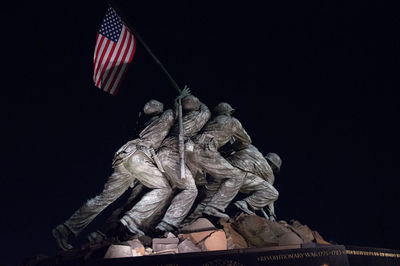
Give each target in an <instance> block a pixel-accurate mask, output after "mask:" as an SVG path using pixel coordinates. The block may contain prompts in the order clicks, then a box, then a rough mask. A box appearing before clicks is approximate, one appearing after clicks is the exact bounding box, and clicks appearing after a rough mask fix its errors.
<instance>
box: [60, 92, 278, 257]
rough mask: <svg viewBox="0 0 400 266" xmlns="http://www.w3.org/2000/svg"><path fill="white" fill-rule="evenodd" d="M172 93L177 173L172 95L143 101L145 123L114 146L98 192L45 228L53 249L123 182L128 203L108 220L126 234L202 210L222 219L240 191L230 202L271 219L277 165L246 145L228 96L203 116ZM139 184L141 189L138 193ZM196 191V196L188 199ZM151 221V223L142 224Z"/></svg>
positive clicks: (182, 220) (174, 224)
mask: <svg viewBox="0 0 400 266" xmlns="http://www.w3.org/2000/svg"><path fill="white" fill-rule="evenodd" d="M177 99H178V100H180V101H181V105H182V110H183V116H182V125H183V132H184V147H185V149H184V156H185V157H184V158H185V164H184V167H185V169H184V170H185V171H184V177H183V178H182V177H181V175H180V172H181V165H180V160H179V158H180V153H179V140H178V135H179V132H180V130H179V123H178V122H177V116H178V114H177V113H178V111H177V101H176V102H175V110H171V109H169V110H166V111H164V110H163V109H164V108H163V104H162V103H161V102H158V101H156V100H150V101H149V102H147V103H146V104H145V106H144V108H143V112H144V114H145V115H146V117H148V120H147V122H146V123H145V124H144V126H143V129H142V130H141V131H140V133H139V136H138V138H136V139H134V140H131V141H129V142H128V143H126V144H125V145H124V146H122V147H121V148H120V149H119V150H118V151H117V152H116V153H115V156H114V160H113V169H114V172H113V174H112V175H111V176H110V177H109V178H108V180H107V182H106V184H105V185H104V189H103V191H102V192H101V193H100V194H99V195H97V196H95V197H94V198H92V199H89V200H88V201H87V202H86V203H84V204H83V206H82V207H81V208H80V209H78V210H77V211H76V212H75V213H73V214H72V216H71V217H70V218H69V219H68V220H66V221H65V222H64V223H62V224H60V225H58V226H56V227H55V228H54V229H53V231H52V234H53V236H54V237H55V239H56V241H57V244H58V245H59V246H60V248H62V249H64V250H68V249H71V248H72V246H71V244H70V243H69V242H68V239H69V237H70V236H71V235H74V236H77V235H78V234H79V233H80V232H82V231H83V229H85V227H86V226H87V225H88V224H89V223H90V222H91V221H92V220H93V219H94V218H95V217H96V216H97V215H98V214H99V213H100V212H101V211H102V210H104V209H105V208H106V207H107V206H109V205H110V204H111V203H113V202H114V201H115V200H116V199H117V198H119V197H120V196H121V195H122V194H123V193H124V192H125V191H126V190H128V189H129V188H133V190H132V195H131V197H129V199H128V203H129V202H134V205H133V206H129V204H128V203H127V205H126V206H129V208H128V209H127V208H126V206H125V208H119V209H118V210H117V211H115V212H114V213H113V215H112V217H110V219H108V223H109V224H112V222H114V223H115V222H116V223H117V224H118V225H119V227H120V228H122V229H123V230H125V232H128V233H129V234H131V235H143V234H145V232H146V233H147V232H148V231H149V230H152V229H153V232H158V233H160V235H161V234H164V233H165V232H171V231H175V230H177V229H178V228H180V227H181V226H182V225H183V224H187V223H190V222H193V221H195V220H196V219H197V218H199V217H201V216H202V215H203V214H206V215H209V216H214V217H219V218H224V219H229V216H228V215H227V214H226V213H225V209H226V208H227V207H228V205H229V204H230V203H231V201H232V200H233V199H234V198H235V196H236V195H237V194H238V192H241V193H244V194H248V195H246V196H247V197H245V198H243V199H241V200H237V201H235V202H234V205H235V206H236V207H237V208H239V209H240V210H241V211H243V212H245V213H248V214H251V213H254V211H256V210H259V211H261V212H262V213H263V214H264V216H265V217H266V218H268V219H272V220H273V219H275V212H274V201H276V200H277V198H278V191H277V190H276V189H275V188H274V187H273V183H274V173H277V172H279V170H280V167H281V159H280V158H279V156H278V155H277V154H275V153H268V154H267V155H266V156H263V154H261V153H260V152H259V151H258V150H257V148H256V147H254V146H253V145H252V144H251V139H250V137H249V135H248V134H247V132H246V131H245V130H244V128H243V127H242V125H241V123H240V122H239V120H237V119H236V118H234V117H233V116H232V113H233V112H234V109H233V108H232V107H231V106H230V105H229V104H228V103H219V104H218V105H217V106H216V107H215V108H214V109H213V114H212V115H211V112H210V110H209V109H208V107H207V106H206V105H205V104H203V103H202V102H200V100H199V99H198V98H197V97H195V96H193V95H191V94H190V91H189V90H183V91H182V93H181V94H180V95H179V96H178V98H177ZM143 188H145V189H146V190H147V193H145V194H144V195H143V196H142V197H141V198H138V197H137V196H138V195H139V192H140V191H142V190H141V189H143ZM199 191H201V192H202V195H203V196H202V198H201V199H200V200H198V201H199V203H198V204H197V205H196V206H193V205H194V202H195V200H196V198H197V197H198V194H199ZM142 194H143V193H142ZM134 198H136V199H135V200H134ZM264 207H266V208H267V211H268V212H269V214H267V213H266V212H265V211H264ZM193 209H194V210H193ZM191 210H192V212H191V214H190V215H188V214H189V212H190V211H191ZM153 224H154V225H156V226H155V228H149V226H151V225H153ZM104 231H107V230H102V231H96V232H93V233H91V234H90V235H89V240H93V241H95V240H96V239H99V238H100V239H101V238H105V237H106V234H105V233H106V232H104Z"/></svg>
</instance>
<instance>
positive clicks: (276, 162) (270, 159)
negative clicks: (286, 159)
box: [265, 152, 282, 173]
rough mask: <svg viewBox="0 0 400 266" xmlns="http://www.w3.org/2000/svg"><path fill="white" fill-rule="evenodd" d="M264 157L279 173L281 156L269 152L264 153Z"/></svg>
mask: <svg viewBox="0 0 400 266" xmlns="http://www.w3.org/2000/svg"><path fill="white" fill-rule="evenodd" d="M265 159H267V160H268V162H270V163H271V164H273V165H274V166H275V168H276V172H277V173H279V171H280V170H281V165H282V160H281V157H279V155H278V154H276V153H273V152H270V153H268V154H267V155H265Z"/></svg>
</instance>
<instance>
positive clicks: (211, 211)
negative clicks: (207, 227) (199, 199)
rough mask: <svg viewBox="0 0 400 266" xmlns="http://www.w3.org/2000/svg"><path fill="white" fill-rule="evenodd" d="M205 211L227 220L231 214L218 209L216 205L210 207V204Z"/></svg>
mask: <svg viewBox="0 0 400 266" xmlns="http://www.w3.org/2000/svg"><path fill="white" fill-rule="evenodd" d="M203 213H205V214H208V215H211V216H215V217H219V218H223V219H227V220H228V219H229V215H227V214H226V213H223V212H221V211H219V210H217V209H216V208H214V207H210V206H207V207H205V209H204V211H203Z"/></svg>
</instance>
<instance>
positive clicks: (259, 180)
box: [227, 145, 282, 220]
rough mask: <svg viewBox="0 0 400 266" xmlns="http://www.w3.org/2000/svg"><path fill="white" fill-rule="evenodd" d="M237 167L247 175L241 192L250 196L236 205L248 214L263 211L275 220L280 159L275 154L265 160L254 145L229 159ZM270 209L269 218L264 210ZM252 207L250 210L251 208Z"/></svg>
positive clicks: (267, 156)
mask: <svg viewBox="0 0 400 266" xmlns="http://www.w3.org/2000/svg"><path fill="white" fill-rule="evenodd" d="M227 160H228V161H229V162H230V163H231V164H232V165H233V166H235V167H237V168H239V169H240V170H242V171H244V172H246V173H247V176H246V178H245V179H244V182H243V184H242V186H241V187H240V192H241V193H244V194H250V193H252V194H250V195H249V196H248V197H246V198H245V199H243V200H239V201H236V202H235V203H234V204H235V206H236V207H238V208H239V209H241V210H242V211H244V212H245V213H247V214H251V213H253V211H254V210H261V211H262V212H263V213H264V215H265V216H266V218H267V219H268V218H269V219H270V220H275V219H276V216H275V210H274V202H275V201H276V200H277V199H278V196H279V193H278V191H277V190H276V189H275V188H274V187H273V184H274V181H275V177H274V173H278V172H279V170H280V167H281V165H282V161H281V159H280V157H279V156H278V155H277V154H275V153H268V154H267V155H266V156H265V158H264V156H263V155H262V154H261V152H259V151H258V149H257V148H256V147H254V146H253V145H249V146H248V147H247V148H245V149H243V150H240V151H237V152H235V153H234V154H232V155H231V156H229V157H228V158H227ZM266 206H267V207H268V211H269V217H268V216H267V215H266V214H265V212H264V210H263V208H264V207H266ZM249 207H250V208H249Z"/></svg>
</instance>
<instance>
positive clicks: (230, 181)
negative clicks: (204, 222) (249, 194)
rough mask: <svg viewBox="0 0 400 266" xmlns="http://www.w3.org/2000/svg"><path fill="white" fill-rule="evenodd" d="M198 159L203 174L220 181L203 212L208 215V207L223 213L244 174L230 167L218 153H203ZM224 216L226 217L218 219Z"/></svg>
mask: <svg viewBox="0 0 400 266" xmlns="http://www.w3.org/2000/svg"><path fill="white" fill-rule="evenodd" d="M199 159H200V160H199V164H200V165H201V168H202V169H204V171H205V172H207V173H208V174H210V175H211V176H212V177H213V178H215V179H217V180H221V181H222V183H221V185H220V187H219V189H218V192H216V193H215V195H214V196H213V197H212V198H211V200H210V202H209V203H208V204H207V207H206V208H205V210H204V212H205V213H207V214H209V210H210V209H209V208H208V207H211V208H214V209H217V210H219V211H222V212H224V211H225V208H226V207H227V206H228V205H229V203H230V202H231V201H232V199H233V198H234V197H235V196H236V195H237V193H238V192H239V189H240V187H241V186H242V184H243V180H244V178H245V176H246V173H245V172H243V171H241V170H239V169H238V168H236V167H234V166H232V165H231V164H230V163H229V162H228V161H227V160H226V159H225V158H224V157H222V156H221V155H220V154H219V153H218V152H213V151H203V152H202V153H201V154H200V156H199ZM212 215H214V214H212ZM226 216H227V215H224V216H220V217H226Z"/></svg>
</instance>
